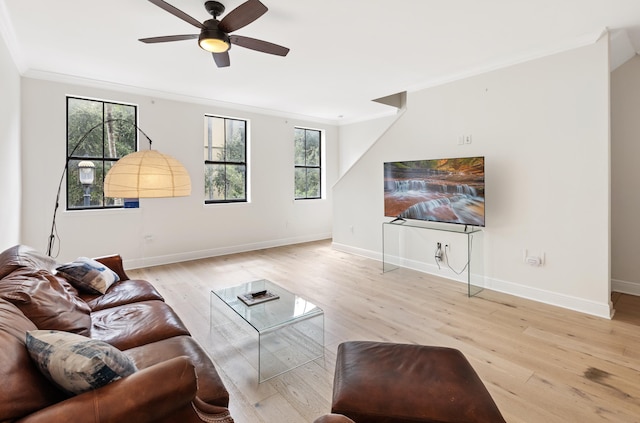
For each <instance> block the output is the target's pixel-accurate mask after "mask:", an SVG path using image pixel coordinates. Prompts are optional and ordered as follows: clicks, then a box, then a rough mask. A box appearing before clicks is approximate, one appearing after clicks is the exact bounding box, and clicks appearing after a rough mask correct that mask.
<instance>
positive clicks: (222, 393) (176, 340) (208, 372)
mask: <svg viewBox="0 0 640 423" xmlns="http://www.w3.org/2000/svg"><path fill="white" fill-rule="evenodd" d="M123 352H124V353H125V354H127V355H128V356H129V357H131V359H132V360H133V362H134V363H135V365H136V367H137V368H138V369H140V370H142V369H146V368H147V367H150V366H153V365H155V364H158V363H161V362H163V361H166V360H169V359H170V358H173V357H178V356H181V355H184V356H187V357H189V359H190V360H191V362H192V363H193V365H194V366H195V368H196V374H197V375H198V393H197V395H198V398H200V399H201V400H202V401H204V402H206V403H207V404H210V405H216V406H220V407H227V406H228V405H229V393H228V392H227V389H226V388H225V387H224V383H223V382H222V379H221V378H220V376H219V375H218V371H217V370H216V368H215V367H214V365H213V363H212V362H211V359H210V358H209V356H208V355H207V353H206V352H205V351H204V349H202V347H201V346H200V344H198V342H196V340H195V339H193V338H192V337H190V336H186V335H183V336H174V337H173V338H169V339H163V340H160V341H157V342H153V343H150V344H146V345H143V346H140V347H137V348H131V349H128V350H125V351H123Z"/></svg>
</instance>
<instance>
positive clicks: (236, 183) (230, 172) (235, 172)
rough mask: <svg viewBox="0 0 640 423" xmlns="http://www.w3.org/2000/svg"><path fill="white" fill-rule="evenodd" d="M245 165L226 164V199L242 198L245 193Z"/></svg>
mask: <svg viewBox="0 0 640 423" xmlns="http://www.w3.org/2000/svg"><path fill="white" fill-rule="evenodd" d="M245 178H246V172H245V166H244V165H227V200H243V199H245V198H246V193H245V186H246V184H245Z"/></svg>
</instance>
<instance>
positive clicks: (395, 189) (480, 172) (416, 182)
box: [384, 157, 485, 226]
mask: <svg viewBox="0 0 640 423" xmlns="http://www.w3.org/2000/svg"><path fill="white" fill-rule="evenodd" d="M384 215H385V216H389V217H401V218H404V219H417V220H429V221H434V222H445V223H459V224H463V225H472V226H485V223H484V220H485V219H484V218H485V216H484V157H466V158H455V159H438V160H414V161H405V162H387V163H385V164H384Z"/></svg>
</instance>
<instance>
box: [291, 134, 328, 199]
mask: <svg viewBox="0 0 640 423" xmlns="http://www.w3.org/2000/svg"><path fill="white" fill-rule="evenodd" d="M321 141H322V139H321V133H320V131H318V130H317V129H305V128H295V136H294V144H295V198H296V200H303V199H313V198H320V197H321V193H322V185H321V180H322V163H321V151H320V148H321V145H322V143H321Z"/></svg>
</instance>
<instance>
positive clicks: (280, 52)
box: [229, 35, 289, 56]
mask: <svg viewBox="0 0 640 423" xmlns="http://www.w3.org/2000/svg"><path fill="white" fill-rule="evenodd" d="M229 39H230V40H231V44H234V45H237V46H240V47H244V48H249V49H251V50H256V51H261V52H262V53H269V54H275V55H276V56H286V55H287V53H289V49H288V48H287V47H282V46H279V45H278V44H273V43H270V42H267V41H262V40H256V39H255V38H250V37H243V36H241V35H230V36H229Z"/></svg>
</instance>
